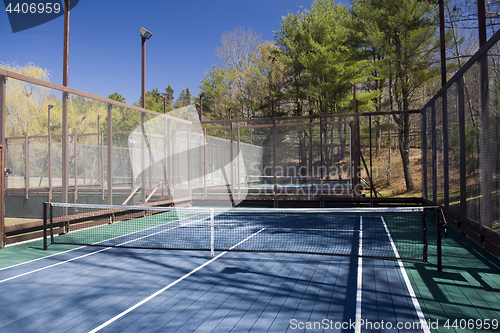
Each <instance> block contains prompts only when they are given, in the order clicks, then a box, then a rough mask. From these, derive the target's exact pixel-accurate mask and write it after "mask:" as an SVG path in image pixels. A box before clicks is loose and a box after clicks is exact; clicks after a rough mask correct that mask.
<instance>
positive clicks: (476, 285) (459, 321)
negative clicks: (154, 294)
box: [0, 229, 500, 332]
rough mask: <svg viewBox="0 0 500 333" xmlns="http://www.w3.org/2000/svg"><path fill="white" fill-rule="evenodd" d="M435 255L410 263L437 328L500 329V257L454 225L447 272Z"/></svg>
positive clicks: (29, 247)
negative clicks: (487, 250)
mask: <svg viewBox="0 0 500 333" xmlns="http://www.w3.org/2000/svg"><path fill="white" fill-rule="evenodd" d="M74 248H77V246H69V245H60V244H52V245H50V246H49V250H47V251H43V250H42V241H41V240H36V241H33V242H28V243H24V244H19V245H14V246H9V247H7V248H5V249H2V250H0V269H1V268H5V267H8V266H12V265H17V264H20V263H23V262H27V261H30V260H36V259H39V258H42V257H45V256H49V255H54V254H56V253H59V252H63V251H68V250H71V249H74ZM158 251H161V250H158ZM435 260H436V257H435V248H434V247H433V246H431V247H430V248H429V261H430V263H417V262H405V263H404V265H405V268H406V271H407V273H408V276H409V278H410V281H411V283H412V285H413V288H414V290H415V294H416V296H417V298H418V301H419V303H420V306H421V307H422V310H423V312H424V314H425V318H426V319H427V321H428V323H429V324H430V328H431V331H432V332H498V331H500V323H499V322H500V306H499V304H500V260H499V259H498V258H496V257H494V256H493V255H491V254H490V253H488V252H486V251H485V250H483V249H482V248H481V247H479V246H478V245H476V244H474V243H473V242H471V241H470V240H468V239H467V238H466V237H465V236H463V235H461V234H460V233H458V232H456V231H454V230H451V229H450V230H449V232H448V237H447V238H443V271H442V272H439V271H437V269H436V266H435V265H434V263H435ZM495 323H496V325H497V326H496V329H494V327H495V326H494V325H495ZM488 326H489V329H485V328H487V327H488Z"/></svg>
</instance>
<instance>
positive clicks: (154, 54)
mask: <svg viewBox="0 0 500 333" xmlns="http://www.w3.org/2000/svg"><path fill="white" fill-rule="evenodd" d="M63 2H64V1H63ZM312 2H313V0H252V1H240V0H212V1H206V0H204V1H201V0H184V1H173V0H146V1H139V0H134V1H132V0H121V1H111V0H104V1H103V0H100V1H98V0H80V2H79V3H78V4H77V6H76V7H74V8H73V10H72V11H71V16H70V42H69V50H70V51H69V86H70V87H72V88H75V89H78V90H82V91H86V92H89V93H93V94H96V95H100V96H108V95H109V94H111V93H113V92H118V93H120V94H122V95H123V96H124V97H125V98H126V102H127V103H133V102H137V101H139V97H140V91H141V86H140V85H141V38H140V35H139V29H140V28H141V27H144V28H146V29H148V30H149V31H151V32H152V33H153V37H151V39H150V40H148V41H147V43H146V90H151V89H153V88H156V87H157V88H158V89H159V90H160V91H163V89H164V88H165V87H166V86H167V85H168V84H170V85H171V86H172V88H174V94H175V97H178V95H179V93H180V92H181V90H182V89H185V88H189V89H190V91H191V93H192V94H193V95H196V94H198V92H199V85H200V80H201V79H202V78H203V75H204V73H206V72H208V71H209V70H210V69H211V68H212V66H213V65H214V64H215V63H216V61H217V58H216V57H215V49H216V47H217V46H219V45H220V39H221V36H222V34H223V33H224V32H225V31H231V30H232V29H233V28H235V27H237V26H243V27H245V28H249V27H250V28H252V30H253V31H255V32H259V33H261V34H262V36H263V39H264V40H273V31H277V30H279V29H280V23H281V19H282V16H284V15H286V14H287V11H290V12H292V13H296V12H297V11H299V6H303V7H304V8H307V9H310V8H311V4H312ZM342 2H344V3H345V2H346V1H342ZM2 8H3V7H2ZM63 26H64V19H63V17H59V18H57V19H55V20H53V21H51V22H48V23H45V24H43V25H40V26H38V27H35V28H32V29H29V30H25V31H21V32H18V33H12V30H11V28H10V24H9V20H8V17H7V13H6V12H5V11H3V10H2V13H0V45H1V47H0V62H3V63H8V64H13V63H15V64H17V65H21V66H22V65H25V64H27V63H29V62H32V63H34V64H35V65H37V66H39V67H42V68H45V69H48V70H50V75H51V79H50V81H51V82H54V83H57V84H62V57H63Z"/></svg>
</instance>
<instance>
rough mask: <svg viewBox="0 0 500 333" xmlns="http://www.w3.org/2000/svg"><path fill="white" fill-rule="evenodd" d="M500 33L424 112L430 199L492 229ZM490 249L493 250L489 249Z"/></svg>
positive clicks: (498, 215) (499, 182) (495, 220)
mask: <svg viewBox="0 0 500 333" xmlns="http://www.w3.org/2000/svg"><path fill="white" fill-rule="evenodd" d="M499 40H500V34H498V33H497V34H495V35H494V36H493V37H492V38H491V39H490V41H489V42H488V48H483V49H482V50H480V51H479V52H478V53H477V54H476V55H474V57H472V59H471V60H470V61H469V62H468V63H467V64H466V65H465V66H464V67H463V68H461V69H460V70H459V71H458V73H457V74H456V75H455V76H454V77H453V78H452V79H451V80H450V82H449V83H448V84H447V85H446V86H445V89H443V90H441V91H440V92H439V93H438V94H437V95H436V96H435V97H434V98H433V99H431V101H430V102H429V103H428V104H427V105H426V106H425V107H424V108H423V109H422V114H425V117H426V122H427V125H426V141H427V142H426V146H427V149H426V151H425V154H424V155H426V169H427V170H426V172H425V173H424V180H423V181H424V182H425V183H426V185H427V197H428V198H429V199H431V200H433V201H435V202H437V203H440V204H442V205H444V206H445V207H446V208H449V209H450V210H452V211H454V212H456V213H459V214H460V216H462V217H466V218H468V219H470V220H474V221H477V222H480V223H481V224H483V226H485V227H486V228H487V229H481V230H479V229H478V227H477V226H475V227H471V228H473V229H474V228H475V229H474V230H472V229H471V230H467V231H465V230H464V232H466V233H467V234H468V235H471V237H476V236H474V235H479V234H482V235H483V236H481V237H478V241H481V242H485V244H487V243H488V241H487V240H486V241H485V237H486V236H485V234H484V232H485V231H484V230H490V228H492V229H494V230H497V231H498V230H499V221H500V209H499V207H500V196H499V188H500V176H499V175H500V161H499V155H500V151H499V149H500V148H499V145H498V142H499V139H500V126H499V123H500V115H499V111H500V100H499V98H500V96H499V91H500V89H499V88H500V74H499V71H498V68H499V64H500V59H499V52H498V51H499V45H498V41H499ZM487 246H488V245H487Z"/></svg>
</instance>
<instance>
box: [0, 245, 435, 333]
mask: <svg viewBox="0 0 500 333" xmlns="http://www.w3.org/2000/svg"><path fill="white" fill-rule="evenodd" d="M0 295H2V302H1V303H0V332H157V331H158V332H321V331H326V332H341V331H343V332H355V330H356V331H357V332H358V331H359V332H377V331H385V330H386V329H389V328H391V330H390V331H400V332H403V331H404V332H423V331H428V330H427V329H426V326H425V325H424V326H421V323H420V322H419V321H420V320H421V319H423V315H422V313H421V311H420V307H419V304H418V302H417V301H416V298H415V297H414V294H413V290H412V288H411V284H410V283H409V281H408V278H407V276H406V272H405V271H404V268H403V265H402V264H401V263H400V262H399V261H394V260H380V259H370V258H357V257H339V256H327V255H313V254H289V253H280V254H277V253H238V252H217V253H215V256H214V257H213V258H212V257H211V256H210V254H209V253H208V252H203V251H200V252H195V251H162V250H146V249H124V248H98V247H80V248H78V249H75V250H72V251H68V252H64V253H60V254H57V255H53V256H50V257H46V258H43V259H39V260H36V261H31V262H27V263H24V264H20V265H17V266H12V267H8V268H5V269H2V270H0ZM423 321H425V319H423ZM356 322H358V325H357V326H355V325H354V323H356ZM389 325H390V326H389ZM398 327H402V329H399V330H398V329H397V328H398Z"/></svg>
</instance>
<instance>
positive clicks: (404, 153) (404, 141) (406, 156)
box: [394, 114, 415, 192]
mask: <svg viewBox="0 0 500 333" xmlns="http://www.w3.org/2000/svg"><path fill="white" fill-rule="evenodd" d="M394 120H395V121H396V123H397V124H398V125H399V131H398V139H399V152H400V153H401V160H402V162H403V171H404V176H405V182H406V190H407V191H408V192H409V191H413V190H414V189H415V186H414V184H413V178H412V174H411V166H410V115H409V114H403V115H401V116H396V115H394Z"/></svg>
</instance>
